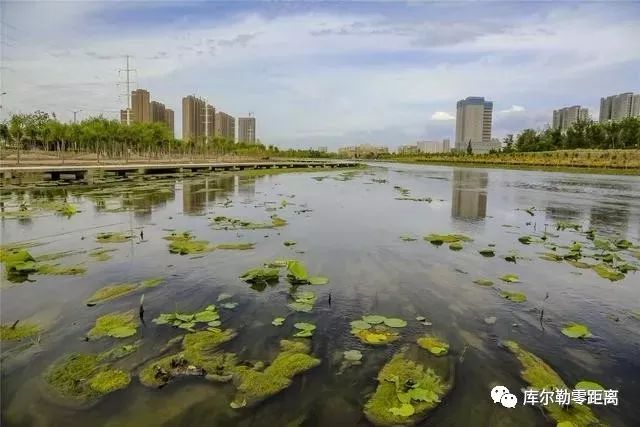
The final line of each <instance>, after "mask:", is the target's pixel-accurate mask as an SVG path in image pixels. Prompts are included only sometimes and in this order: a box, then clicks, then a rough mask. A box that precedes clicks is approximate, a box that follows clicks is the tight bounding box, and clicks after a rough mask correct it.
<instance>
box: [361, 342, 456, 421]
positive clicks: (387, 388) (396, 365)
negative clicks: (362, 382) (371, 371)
mask: <svg viewBox="0 0 640 427" xmlns="http://www.w3.org/2000/svg"><path fill="white" fill-rule="evenodd" d="M377 380H378V387H377V388H376V391H375V393H374V394H373V395H372V396H371V398H370V399H369V400H368V401H367V403H366V404H365V406H364V414H365V416H366V417H367V419H368V420H369V421H370V422H371V423H373V424H375V425H378V426H398V425H414V424H416V423H418V422H419V421H421V420H422V419H424V418H425V417H426V415H427V414H428V412H429V411H431V410H433V409H434V408H435V407H436V406H438V404H439V403H440V401H441V400H442V398H443V397H444V396H445V395H446V394H447V393H448V392H449V390H450V389H451V386H452V384H451V381H445V380H444V379H443V378H442V377H441V376H439V375H438V374H436V372H435V371H434V370H433V369H431V368H425V366H424V365H423V364H421V363H418V362H416V361H414V360H411V359H409V358H408V357H407V356H406V354H405V353H404V352H401V353H397V354H396V355H394V356H393V358H392V359H391V360H390V361H389V362H387V364H385V365H384V367H383V368H382V369H381V370H380V372H379V373H378V378H377Z"/></svg>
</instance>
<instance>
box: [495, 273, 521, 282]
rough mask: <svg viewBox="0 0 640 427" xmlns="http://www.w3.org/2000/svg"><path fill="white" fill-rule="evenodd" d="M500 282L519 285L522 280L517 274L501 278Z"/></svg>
mask: <svg viewBox="0 0 640 427" xmlns="http://www.w3.org/2000/svg"><path fill="white" fill-rule="evenodd" d="M500 280H502V281H503V282H507V283H518V282H520V278H519V277H518V275H517V274H505V275H503V276H500Z"/></svg>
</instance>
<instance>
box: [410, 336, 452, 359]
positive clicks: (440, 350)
mask: <svg viewBox="0 0 640 427" xmlns="http://www.w3.org/2000/svg"><path fill="white" fill-rule="evenodd" d="M416 342H417V343H418V345H419V346H420V347H422V348H424V349H425V350H428V351H429V353H431V354H433V355H435V356H445V355H446V354H447V353H449V344H447V343H446V342H444V341H443V340H441V339H440V338H438V337H436V336H434V335H425V336H423V337H420V338H418V339H417V341H416Z"/></svg>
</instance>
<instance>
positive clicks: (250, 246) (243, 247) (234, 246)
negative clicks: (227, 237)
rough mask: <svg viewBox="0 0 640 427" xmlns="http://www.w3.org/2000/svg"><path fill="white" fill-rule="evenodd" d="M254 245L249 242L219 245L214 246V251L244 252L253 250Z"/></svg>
mask: <svg viewBox="0 0 640 427" xmlns="http://www.w3.org/2000/svg"><path fill="white" fill-rule="evenodd" d="M255 245H256V244H255V243H250V242H238V243H220V244H218V245H216V246H215V247H216V249H236V250H240V251H246V250H248V249H253V248H254V247H255Z"/></svg>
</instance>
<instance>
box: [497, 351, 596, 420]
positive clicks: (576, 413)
mask: <svg viewBox="0 0 640 427" xmlns="http://www.w3.org/2000/svg"><path fill="white" fill-rule="evenodd" d="M505 346H506V348H507V349H508V350H509V351H511V353H513V355H514V356H515V357H516V358H517V359H518V361H519V362H520V364H521V365H522V368H523V370H522V371H521V372H520V375H521V376H522V378H523V379H524V380H525V381H526V382H527V383H528V384H529V385H530V386H531V388H533V389H535V390H537V391H542V390H548V391H553V390H566V389H568V387H567V385H566V384H565V383H564V381H563V380H562V378H560V376H559V375H558V374H557V373H556V372H555V371H554V370H553V368H551V367H550V366H549V365H547V364H546V363H545V362H544V361H543V360H542V359H540V358H539V357H538V356H536V355H535V354H533V353H530V352H528V351H526V350H524V349H523V348H522V347H521V346H520V345H519V344H518V343H516V342H515V341H507V342H505ZM542 408H543V409H544V410H545V411H547V412H548V413H549V415H550V416H551V418H553V419H554V420H555V421H556V422H557V423H563V422H564V423H571V425H573V426H575V427H589V426H593V425H600V423H599V420H598V419H597V418H596V417H595V415H594V414H593V412H591V409H590V408H589V406H587V405H577V404H572V405H568V406H561V405H559V404H557V403H554V402H550V403H549V404H547V405H543V406H542Z"/></svg>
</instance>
